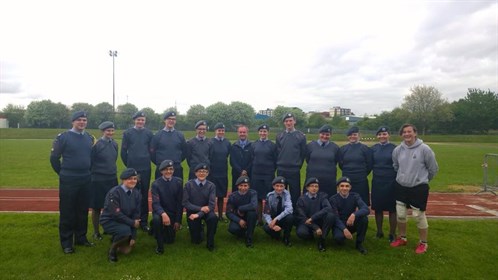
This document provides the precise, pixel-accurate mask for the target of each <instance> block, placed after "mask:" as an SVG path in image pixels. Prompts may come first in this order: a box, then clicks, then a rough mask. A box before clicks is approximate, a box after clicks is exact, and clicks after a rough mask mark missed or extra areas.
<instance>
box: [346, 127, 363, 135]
mask: <svg viewBox="0 0 498 280" xmlns="http://www.w3.org/2000/svg"><path fill="white" fill-rule="evenodd" d="M358 132H360V129H359V128H358V127H357V126H353V127H351V128H350V129H348V131H347V132H346V135H347V136H351V134H353V133H358Z"/></svg>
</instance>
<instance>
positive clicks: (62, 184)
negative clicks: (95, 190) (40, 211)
mask: <svg viewBox="0 0 498 280" xmlns="http://www.w3.org/2000/svg"><path fill="white" fill-rule="evenodd" d="M71 121H72V128H71V129H70V130H68V131H66V132H63V133H61V134H59V135H57V137H56V138H55V140H54V142H53V144H52V151H51V153H50V164H51V165H52V168H53V169H54V171H55V173H57V175H59V212H60V217H59V238H60V242H61V246H62V250H63V251H64V253H65V254H72V253H74V243H75V244H76V245H84V246H94V244H93V243H91V242H89V241H88V239H87V237H86V233H87V227H88V206H89V204H90V185H91V173H90V167H91V153H92V146H93V143H94V141H95V138H94V137H93V136H91V135H90V134H88V132H86V131H85V128H86V125H87V121H88V119H87V114H86V113H85V112H83V111H78V112H75V113H74V114H73V115H72V118H71ZM61 157H62V163H61Z"/></svg>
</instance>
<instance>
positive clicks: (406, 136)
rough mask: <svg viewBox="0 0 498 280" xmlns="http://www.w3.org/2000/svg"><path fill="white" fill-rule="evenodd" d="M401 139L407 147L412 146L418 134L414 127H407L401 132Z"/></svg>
mask: <svg viewBox="0 0 498 280" xmlns="http://www.w3.org/2000/svg"><path fill="white" fill-rule="evenodd" d="M401 137H402V138H403V141H404V142H405V144H406V145H408V146H411V145H413V143H415V141H416V140H417V132H416V131H415V129H414V128H413V127H412V126H406V127H404V128H403V130H402V131H401Z"/></svg>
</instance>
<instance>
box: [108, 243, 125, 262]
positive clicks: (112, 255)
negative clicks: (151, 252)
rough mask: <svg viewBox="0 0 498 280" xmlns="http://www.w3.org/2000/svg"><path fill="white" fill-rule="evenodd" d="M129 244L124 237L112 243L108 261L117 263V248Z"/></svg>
mask: <svg viewBox="0 0 498 280" xmlns="http://www.w3.org/2000/svg"><path fill="white" fill-rule="evenodd" d="M126 242H129V237H124V238H122V239H120V240H118V241H116V242H113V243H112V245H111V248H110V249H109V254H108V258H109V261H110V262H112V263H115V262H117V261H118V247H119V246H121V245H123V244H125V243H126Z"/></svg>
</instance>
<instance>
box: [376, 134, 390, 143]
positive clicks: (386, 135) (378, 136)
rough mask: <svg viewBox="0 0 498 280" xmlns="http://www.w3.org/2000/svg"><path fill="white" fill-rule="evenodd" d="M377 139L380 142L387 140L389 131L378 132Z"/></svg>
mask: <svg viewBox="0 0 498 280" xmlns="http://www.w3.org/2000/svg"><path fill="white" fill-rule="evenodd" d="M377 139H379V142H380V143H381V144H384V143H387V142H389V132H379V133H378V134H377Z"/></svg>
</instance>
